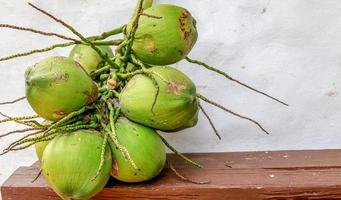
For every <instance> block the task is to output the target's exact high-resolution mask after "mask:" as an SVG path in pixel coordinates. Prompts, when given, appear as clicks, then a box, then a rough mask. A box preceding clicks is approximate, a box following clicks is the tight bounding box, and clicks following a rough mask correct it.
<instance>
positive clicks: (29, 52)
mask: <svg viewBox="0 0 341 200" xmlns="http://www.w3.org/2000/svg"><path fill="white" fill-rule="evenodd" d="M74 44H75V43H74V42H68V43H60V44H55V45H52V46H49V47H46V48H43V49H34V50H31V51H27V52H23V53H17V54H13V55H10V56H6V57H3V58H0V62H1V61H5V60H10V59H13V58H18V57H23V56H29V55H32V54H36V53H42V52H47V51H50V50H52V49H55V48H58V47H68V46H71V45H74Z"/></svg>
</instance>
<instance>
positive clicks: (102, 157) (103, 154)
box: [91, 132, 108, 181]
mask: <svg viewBox="0 0 341 200" xmlns="http://www.w3.org/2000/svg"><path fill="white" fill-rule="evenodd" d="M107 144H108V132H106V133H104V138H103V143H102V148H101V156H100V157H101V160H100V162H99V166H98V169H97V172H96V175H95V176H94V177H93V178H92V179H91V181H94V180H95V179H96V178H97V177H98V175H99V173H100V172H101V171H102V168H103V164H104V156H105V150H106V146H107Z"/></svg>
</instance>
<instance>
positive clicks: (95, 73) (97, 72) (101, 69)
mask: <svg viewBox="0 0 341 200" xmlns="http://www.w3.org/2000/svg"><path fill="white" fill-rule="evenodd" d="M109 69H110V66H109V65H106V66H104V67H102V68H99V69H97V70H96V71H94V72H91V74H90V76H91V78H96V77H97V76H99V75H101V74H103V73H104V72H106V71H109Z"/></svg>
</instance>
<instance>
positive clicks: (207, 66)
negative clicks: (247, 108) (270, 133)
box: [185, 57, 289, 106]
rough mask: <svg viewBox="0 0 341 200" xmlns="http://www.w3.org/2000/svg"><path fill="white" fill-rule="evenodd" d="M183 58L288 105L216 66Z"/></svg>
mask: <svg viewBox="0 0 341 200" xmlns="http://www.w3.org/2000/svg"><path fill="white" fill-rule="evenodd" d="M185 59H186V60H187V61H188V62H190V63H193V64H197V65H201V66H203V67H205V68H206V69H208V70H211V71H214V72H216V73H218V74H221V75H223V76H225V77H226V78H227V79H229V80H231V81H233V82H236V83H238V84H239V85H242V86H244V87H246V88H248V89H250V90H252V91H254V92H257V93H259V94H262V95H264V96H266V97H268V98H270V99H272V100H275V101H277V102H279V103H281V104H283V105H285V106H289V105H288V104H287V103H285V102H283V101H281V100H279V99H277V98H275V97H273V96H271V95H269V94H267V93H265V92H262V91H260V90H258V89H256V88H254V87H251V86H249V85H247V84H245V83H243V82H240V81H238V80H237V79H234V78H232V77H231V76H230V75H228V74H227V73H225V72H223V71H221V70H219V69H217V68H214V67H211V66H209V65H207V64H206V63H204V62H201V61H198V60H192V59H190V58H189V57H186V58H185Z"/></svg>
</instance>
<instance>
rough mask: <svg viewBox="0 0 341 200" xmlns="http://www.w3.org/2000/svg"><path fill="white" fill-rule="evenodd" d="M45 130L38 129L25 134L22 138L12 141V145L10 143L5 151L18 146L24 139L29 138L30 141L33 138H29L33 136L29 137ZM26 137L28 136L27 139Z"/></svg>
mask: <svg viewBox="0 0 341 200" xmlns="http://www.w3.org/2000/svg"><path fill="white" fill-rule="evenodd" d="M43 132H44V130H40V131H36V132H34V133H30V134H27V135H25V136H24V137H22V138H20V139H18V140H16V141H14V142H12V143H11V144H10V145H8V147H7V148H5V149H4V151H7V150H9V149H11V148H12V147H14V146H18V145H20V144H22V143H21V142H22V141H26V140H28V142H30V141H31V140H29V139H32V138H28V137H30V136H34V135H37V134H40V133H43ZM26 138H27V139H26ZM37 139H38V137H37ZM19 143H20V144H19Z"/></svg>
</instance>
